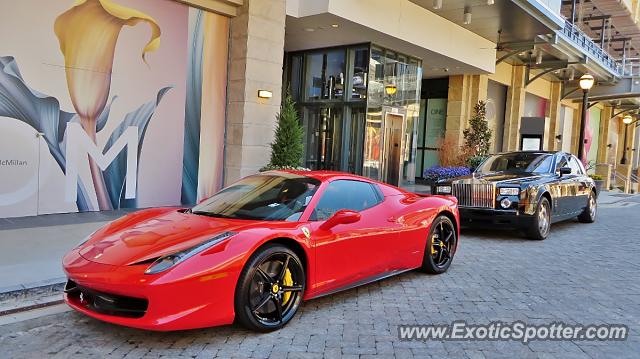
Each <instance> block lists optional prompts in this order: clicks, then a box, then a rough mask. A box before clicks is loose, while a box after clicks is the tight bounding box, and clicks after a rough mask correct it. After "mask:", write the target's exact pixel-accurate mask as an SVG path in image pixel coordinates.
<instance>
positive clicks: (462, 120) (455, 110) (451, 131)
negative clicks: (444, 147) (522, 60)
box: [445, 75, 489, 146]
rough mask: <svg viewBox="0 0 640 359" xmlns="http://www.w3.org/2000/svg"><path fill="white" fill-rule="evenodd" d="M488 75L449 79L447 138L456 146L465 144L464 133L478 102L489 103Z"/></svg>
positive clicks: (462, 76)
mask: <svg viewBox="0 0 640 359" xmlns="http://www.w3.org/2000/svg"><path fill="white" fill-rule="evenodd" d="M488 86H489V77H488V76H487V75H454V76H450V77H449V95H448V98H447V120H446V121H447V122H446V132H445V136H446V137H447V138H448V139H451V140H452V141H453V142H454V144H455V145H457V146H462V145H463V144H464V136H463V133H462V131H464V129H465V128H467V126H468V124H469V119H470V118H471V116H472V115H473V108H474V106H475V105H476V104H477V103H478V101H487V89H488Z"/></svg>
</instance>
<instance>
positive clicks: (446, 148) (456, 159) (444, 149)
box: [438, 137, 468, 167]
mask: <svg viewBox="0 0 640 359" xmlns="http://www.w3.org/2000/svg"><path fill="white" fill-rule="evenodd" d="M467 157H468V156H467V153H466V151H463V150H462V149H461V148H460V147H459V146H457V145H456V143H455V141H454V140H453V138H451V137H445V138H443V139H442V140H441V141H440V151H438V161H439V163H440V166H442V167H462V166H466V162H467Z"/></svg>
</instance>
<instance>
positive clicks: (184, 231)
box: [80, 208, 255, 265]
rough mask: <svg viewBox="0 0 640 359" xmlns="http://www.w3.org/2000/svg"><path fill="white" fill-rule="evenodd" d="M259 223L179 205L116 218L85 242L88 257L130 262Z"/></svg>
mask: <svg viewBox="0 0 640 359" xmlns="http://www.w3.org/2000/svg"><path fill="white" fill-rule="evenodd" d="M252 224H255V221H239V220H229V219H223V218H211V217H206V216H199V215H193V214H187V213H181V212H179V211H178V209H176V208H159V209H151V210H145V211H139V212H136V213H133V214H130V215H127V216H125V217H122V218H120V219H118V220H116V221H113V222H111V223H109V224H108V225H106V226H105V227H103V228H101V229H100V230H99V231H97V232H96V233H95V234H94V235H93V236H92V238H91V239H90V240H89V242H87V244H85V245H84V246H82V248H81V249H80V255H82V256H83V257H84V258H85V259H87V260H90V261H93V262H98V263H103V264H111V265H129V264H133V263H138V262H142V261H145V260H149V259H153V258H156V257H159V256H162V255H166V254H170V253H174V252H177V251H180V250H184V249H187V248H189V247H192V246H194V245H196V244H198V243H200V242H202V241H204V240H206V239H209V238H212V237H214V236H215V235H217V234H220V233H224V232H230V231H234V232H235V231H238V230H240V229H242V228H244V227H247V226H251V225H252Z"/></svg>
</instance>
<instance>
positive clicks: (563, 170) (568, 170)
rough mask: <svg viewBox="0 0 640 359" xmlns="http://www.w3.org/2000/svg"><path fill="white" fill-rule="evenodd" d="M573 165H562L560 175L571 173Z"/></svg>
mask: <svg viewBox="0 0 640 359" xmlns="http://www.w3.org/2000/svg"><path fill="white" fill-rule="evenodd" d="M570 174H571V167H560V176H564V175H570Z"/></svg>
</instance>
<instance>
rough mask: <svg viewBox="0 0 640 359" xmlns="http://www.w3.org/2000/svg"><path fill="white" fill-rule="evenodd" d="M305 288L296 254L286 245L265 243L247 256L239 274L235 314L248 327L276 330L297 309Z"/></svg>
mask: <svg viewBox="0 0 640 359" xmlns="http://www.w3.org/2000/svg"><path fill="white" fill-rule="evenodd" d="M304 289H305V272H304V267H303V266H302V264H301V262H300V259H299V258H298V256H297V255H296V254H295V253H294V252H293V251H292V250H290V249H289V248H288V247H285V246H282V245H279V244H276V245H267V246H266V247H264V248H262V249H259V250H258V251H257V252H256V253H255V254H254V255H253V256H252V257H251V259H249V261H248V262H247V264H246V266H245V268H244V269H243V271H242V273H241V274H240V278H239V280H238V285H237V287H236V297H235V309H236V317H237V319H238V321H239V322H240V324H242V325H243V326H245V327H247V328H248V329H251V330H255V331H260V332H268V331H272V330H276V329H279V328H281V327H283V326H284V325H285V324H287V323H288V322H289V321H290V320H291V318H293V316H294V315H295V314H296V312H297V311H298V308H299V307H300V304H301V303H302V296H303V294H304Z"/></svg>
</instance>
